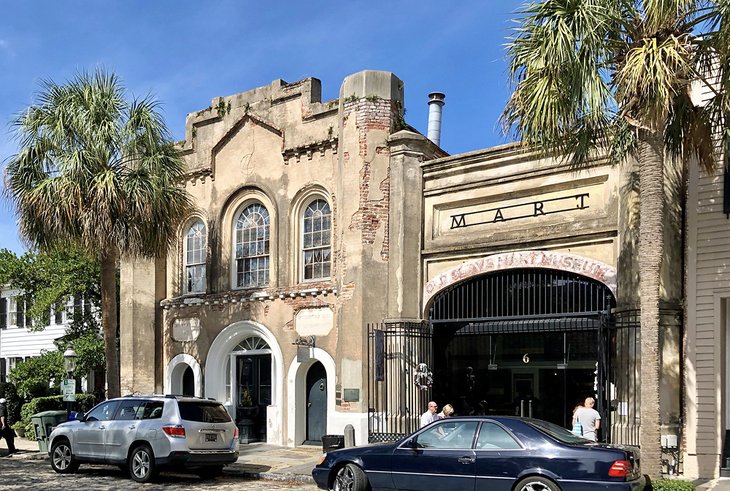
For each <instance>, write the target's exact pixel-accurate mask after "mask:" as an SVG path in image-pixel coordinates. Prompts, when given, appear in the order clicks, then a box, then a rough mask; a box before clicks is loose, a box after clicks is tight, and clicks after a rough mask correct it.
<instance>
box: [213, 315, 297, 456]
mask: <svg viewBox="0 0 730 491" xmlns="http://www.w3.org/2000/svg"><path fill="white" fill-rule="evenodd" d="M251 336H258V337H260V338H261V339H263V340H264V341H266V343H267V344H268V345H269V349H270V350H271V384H272V390H271V396H272V397H271V405H270V406H269V407H268V408H267V416H266V419H267V428H268V429H269V431H268V432H267V434H266V440H267V442H269V443H273V444H277V445H281V444H282V443H283V442H282V434H281V428H283V420H282V411H281V404H282V398H283V391H284V387H283V385H284V384H283V374H284V359H283V355H282V353H281V348H280V347H279V343H278V341H277V340H276V337H275V336H274V334H273V333H272V332H271V331H269V330H268V329H267V328H266V327H264V326H263V325H261V324H259V323H257V322H253V321H240V322H235V323H233V324H231V325H229V326H228V327H226V328H225V329H223V330H222V331H221V332H220V334H218V336H216V338H215V339H214V340H213V343H212V344H211V346H210V350H208V357H207V358H206V360H205V397H212V398H214V399H216V400H219V401H223V403H224V405H225V406H226V408H227V409H228V411H229V412H230V413H231V414H232V415H235V404H234V402H233V401H232V400H231V392H230V389H227V387H226V376H227V373H226V366H228V365H227V363H226V362H227V361H228V357H229V355H230V354H231V352H232V351H233V350H234V348H236V346H238V344H239V343H240V342H241V341H243V340H244V339H246V338H249V337H251Z"/></svg>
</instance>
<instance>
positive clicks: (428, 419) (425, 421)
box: [421, 411, 440, 428]
mask: <svg viewBox="0 0 730 491" xmlns="http://www.w3.org/2000/svg"><path fill="white" fill-rule="evenodd" d="M439 419H440V418H439V415H438V414H436V413H432V412H431V411H426V412H425V413H423V414H422V415H421V428H423V427H424V426H428V425H430V424H431V423H433V422H434V421H438V420H439Z"/></svg>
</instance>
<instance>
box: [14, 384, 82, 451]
mask: <svg viewBox="0 0 730 491" xmlns="http://www.w3.org/2000/svg"><path fill="white" fill-rule="evenodd" d="M95 404H96V398H95V397H94V396H93V395H92V394H76V402H75V403H74V408H75V409H76V411H83V412H87V411H88V410H89V409H91V408H92V407H94V405H95ZM63 409H66V403H65V402H63V396H62V395H57V396H49V397H36V398H35V399H33V400H31V401H30V402H28V403H26V404H25V405H23V409H22V410H21V412H20V413H21V416H20V422H21V424H22V425H23V426H24V427H25V438H27V439H28V440H35V439H36V437H35V428H34V427H33V421H32V420H31V417H32V416H33V415H34V414H36V413H40V412H43V411H58V410H63Z"/></svg>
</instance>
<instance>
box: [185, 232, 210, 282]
mask: <svg viewBox="0 0 730 491" xmlns="http://www.w3.org/2000/svg"><path fill="white" fill-rule="evenodd" d="M206 247H207V244H206V234H205V225H204V224H203V221H202V220H197V221H196V222H195V223H193V224H192V225H191V226H190V228H189V229H188V232H187V233H186V234H185V251H184V256H185V293H204V292H205V260H206Z"/></svg>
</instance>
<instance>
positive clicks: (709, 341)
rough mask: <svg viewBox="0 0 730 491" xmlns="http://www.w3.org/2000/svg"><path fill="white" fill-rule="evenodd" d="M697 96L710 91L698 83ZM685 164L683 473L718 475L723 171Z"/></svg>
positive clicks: (728, 234)
mask: <svg viewBox="0 0 730 491" xmlns="http://www.w3.org/2000/svg"><path fill="white" fill-rule="evenodd" d="M698 89H699V93H700V95H701V99H703V100H706V99H707V98H708V96H709V94H710V92H709V90H707V89H706V88H705V89H704V90H703V88H701V87H698ZM721 167H722V166H720V165H718V169H717V171H716V173H714V174H712V175H706V174H705V173H704V172H702V171H700V170H699V169H698V166H697V165H690V170H689V175H690V179H689V193H688V201H687V325H686V337H687V347H686V357H685V385H686V400H685V410H686V412H685V431H686V435H685V443H686V446H685V455H684V463H685V466H684V469H685V475H686V476H687V477H690V478H696V477H716V476H718V475H719V468H720V457H721V454H722V444H723V439H724V433H725V431H724V430H725V421H724V417H723V414H722V412H721V411H722V408H723V407H725V405H726V402H725V400H724V399H725V398H726V397H727V396H726V395H725V394H724V392H725V391H724V389H723V384H724V383H725V380H726V361H725V359H726V331H727V328H728V326H727V321H726V320H725V319H726V318H727V314H726V312H725V310H726V308H725V305H726V303H727V299H730V220H728V219H727V217H726V216H725V215H724V214H723V212H722V211H723V210H722V203H723V193H724V189H723V187H724V186H723V172H722V168H721Z"/></svg>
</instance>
